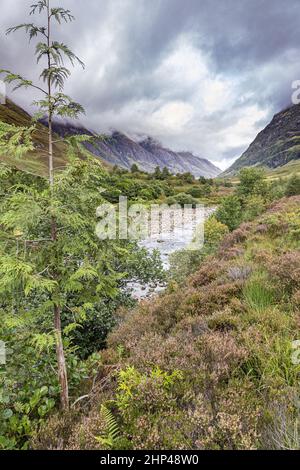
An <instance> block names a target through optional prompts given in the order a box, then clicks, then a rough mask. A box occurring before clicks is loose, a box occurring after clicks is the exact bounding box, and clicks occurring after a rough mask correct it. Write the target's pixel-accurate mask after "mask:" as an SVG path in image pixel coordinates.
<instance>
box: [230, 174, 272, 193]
mask: <svg viewBox="0 0 300 470" xmlns="http://www.w3.org/2000/svg"><path fill="white" fill-rule="evenodd" d="M239 178H240V183H239V185H238V188H237V192H238V195H240V196H242V197H248V196H250V195H254V194H261V195H262V194H265V192H266V187H267V185H266V183H265V182H264V178H265V172H264V170H263V169H262V168H243V169H242V170H241V171H240V173H239Z"/></svg>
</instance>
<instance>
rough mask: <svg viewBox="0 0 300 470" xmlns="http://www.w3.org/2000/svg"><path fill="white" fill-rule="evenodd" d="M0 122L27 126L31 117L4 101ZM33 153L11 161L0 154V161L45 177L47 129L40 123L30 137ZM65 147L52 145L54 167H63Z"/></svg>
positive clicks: (13, 104) (61, 144)
mask: <svg viewBox="0 0 300 470" xmlns="http://www.w3.org/2000/svg"><path fill="white" fill-rule="evenodd" d="M0 121H2V122H6V123H8V124H14V125H15V126H24V127H25V126H29V125H30V124H31V116H30V115H29V114H28V113H27V112H26V111H24V110H23V109H22V108H20V107H19V106H17V105H16V104H15V103H13V102H12V101H10V100H7V101H6V104H5V105H0ZM32 138H33V142H34V146H35V151H34V152H30V153H29V154H27V155H26V157H25V158H23V159H21V160H20V159H12V157H9V159H8V157H7V156H6V155H3V154H1V155H0V160H2V161H5V162H8V161H9V162H10V163H11V164H13V165H15V166H16V167H17V168H19V169H21V170H23V169H26V170H27V171H29V172H32V173H35V174H43V175H46V174H47V172H48V170H47V158H48V155H47V146H48V129H47V128H46V127H45V126H44V125H43V124H41V123H38V124H37V132H35V133H34V134H33V135H32ZM65 152H66V147H65V145H64V144H63V143H55V144H54V154H55V158H54V165H55V166H56V167H61V166H63V165H64V163H65V160H64V155H65Z"/></svg>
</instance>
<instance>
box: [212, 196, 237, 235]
mask: <svg viewBox="0 0 300 470" xmlns="http://www.w3.org/2000/svg"><path fill="white" fill-rule="evenodd" d="M215 218H216V219H217V220H218V221H219V222H221V223H222V224H225V225H227V227H228V228H229V230H235V229H236V228H237V227H238V226H239V225H240V223H241V222H242V206H241V202H240V199H239V198H238V197H237V196H235V195H232V196H228V197H227V198H225V199H223V201H222V204H221V205H220V206H219V208H218V209H217V212H216V214H215Z"/></svg>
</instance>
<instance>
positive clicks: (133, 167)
mask: <svg viewBox="0 0 300 470" xmlns="http://www.w3.org/2000/svg"><path fill="white" fill-rule="evenodd" d="M130 171H131V173H138V172H139V167H138V166H137V164H136V163H134V164H133V165H132V166H131V169H130Z"/></svg>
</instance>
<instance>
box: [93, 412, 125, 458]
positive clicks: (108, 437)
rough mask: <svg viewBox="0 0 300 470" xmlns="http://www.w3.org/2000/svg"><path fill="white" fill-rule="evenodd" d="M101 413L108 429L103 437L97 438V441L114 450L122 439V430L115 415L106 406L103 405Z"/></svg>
mask: <svg viewBox="0 0 300 470" xmlns="http://www.w3.org/2000/svg"><path fill="white" fill-rule="evenodd" d="M100 413H101V415H102V416H103V418H104V421H105V427H106V429H105V431H104V433H103V435H102V436H95V439H96V441H97V442H99V443H100V444H102V445H104V446H106V447H108V448H109V449H112V448H113V447H114V445H115V443H116V440H117V439H118V438H119V437H120V429H119V426H118V423H117V420H116V418H115V417H114V415H113V413H112V412H111V410H109V409H108V408H107V407H106V406H105V405H101V408H100Z"/></svg>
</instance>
